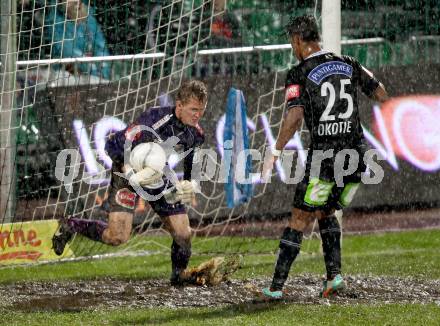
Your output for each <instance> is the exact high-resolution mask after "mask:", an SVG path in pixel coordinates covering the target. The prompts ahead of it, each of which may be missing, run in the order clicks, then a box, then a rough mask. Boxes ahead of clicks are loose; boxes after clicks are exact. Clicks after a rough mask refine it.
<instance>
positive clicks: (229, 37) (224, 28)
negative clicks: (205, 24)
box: [210, 0, 242, 47]
mask: <svg viewBox="0 0 440 326" xmlns="http://www.w3.org/2000/svg"><path fill="white" fill-rule="evenodd" d="M214 15H215V16H214V19H213V22H212V26H211V39H210V47H228V46H241V45H242V40H241V33H240V25H239V23H238V21H237V18H236V17H235V16H234V14H233V13H232V12H230V11H228V10H227V6H226V0H215V1H214Z"/></svg>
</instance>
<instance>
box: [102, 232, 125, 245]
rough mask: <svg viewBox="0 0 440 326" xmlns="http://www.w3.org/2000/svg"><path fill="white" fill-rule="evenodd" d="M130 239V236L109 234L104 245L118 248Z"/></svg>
mask: <svg viewBox="0 0 440 326" xmlns="http://www.w3.org/2000/svg"><path fill="white" fill-rule="evenodd" d="M129 238H130V234H128V235H127V234H124V233H116V234H110V235H109V236H107V237H106V239H105V240H106V241H105V242H106V243H107V244H109V245H112V246H119V245H121V244H124V243H126V242H127V241H128V239H129Z"/></svg>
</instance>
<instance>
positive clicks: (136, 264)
mask: <svg viewBox="0 0 440 326" xmlns="http://www.w3.org/2000/svg"><path fill="white" fill-rule="evenodd" d="M80 242H81V246H82V248H86V247H90V246H91V245H94V246H96V244H95V243H93V242H92V241H88V240H86V239H84V238H83V239H81V241H80ZM170 243H171V240H170V239H169V238H168V237H165V236H164V237H157V236H156V237H138V238H135V239H133V240H132V241H130V243H129V244H128V245H127V246H126V247H127V248H136V249H139V250H147V251H152V252H158V251H159V250H161V253H158V254H151V255H143V256H138V257H115V258H105V259H94V260H88V261H76V262H63V263H55V264H46V265H36V266H20V267H7V268H2V269H0V283H11V282H17V281H31V280H33V281H38V280H68V279H75V280H78V279H84V280H86V279H95V278H103V277H111V278H122V279H127V278H129V279H136V278H142V279H145V278H167V277H168V275H169V270H170V258H169V251H168V248H169V246H170ZM277 246H278V240H271V239H262V238H246V239H241V238H238V237H237V238H227V237H217V238H215V239H213V240H196V241H194V244H193V251H194V252H195V253H196V254H195V255H194V256H193V258H192V260H191V264H192V265H195V264H198V263H200V262H202V261H203V260H205V259H206V258H208V257H212V256H215V255H217V254H212V253H211V254H208V253H209V252H216V253H219V254H220V253H223V254H224V253H226V254H228V253H232V252H239V253H241V254H242V255H243V257H244V264H243V268H242V269H241V270H239V271H238V272H237V273H236V274H235V277H238V278H251V277H254V276H268V275H271V273H272V271H273V266H274V262H275V258H276V255H275V253H276V249H277ZM439 248H440V230H429V231H411V232H398V233H387V234H376V235H362V236H346V237H344V239H343V270H344V273H345V274H351V275H370V274H371V275H389V276H399V277H416V278H424V279H439V278H440V269H439V268H438V266H440V253H439ZM100 249H101V252H104V251H105V249H109V250H114V249H115V248H114V247H108V246H102V245H101V246H100ZM82 250H83V249H82ZM302 272H307V273H314V274H323V273H324V263H323V258H322V254H321V253H320V243H319V241H318V240H316V239H313V240H305V241H304V242H303V245H302V254H301V255H300V256H299V258H298V259H297V260H296V262H295V264H294V266H293V268H292V272H291V273H302Z"/></svg>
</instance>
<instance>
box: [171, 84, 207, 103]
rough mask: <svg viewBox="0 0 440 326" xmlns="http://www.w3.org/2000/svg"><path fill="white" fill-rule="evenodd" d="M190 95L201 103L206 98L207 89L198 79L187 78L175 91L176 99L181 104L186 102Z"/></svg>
mask: <svg viewBox="0 0 440 326" xmlns="http://www.w3.org/2000/svg"><path fill="white" fill-rule="evenodd" d="M191 97H192V98H194V99H196V100H198V101H199V102H201V103H205V102H206V101H207V100H208V89H207V88H206V85H205V84H204V83H203V82H201V81H200V80H188V81H186V82H184V83H183V84H182V85H181V86H180V88H179V90H178V91H177V98H176V99H177V100H178V101H180V102H182V103H183V104H185V103H188V101H189V100H190V99H191Z"/></svg>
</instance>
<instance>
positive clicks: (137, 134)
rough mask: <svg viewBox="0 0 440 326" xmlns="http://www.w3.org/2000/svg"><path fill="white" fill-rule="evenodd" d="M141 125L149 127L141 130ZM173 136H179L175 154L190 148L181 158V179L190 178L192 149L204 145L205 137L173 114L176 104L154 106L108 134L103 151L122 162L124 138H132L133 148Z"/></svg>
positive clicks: (117, 162)
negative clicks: (121, 127) (122, 128)
mask: <svg viewBox="0 0 440 326" xmlns="http://www.w3.org/2000/svg"><path fill="white" fill-rule="evenodd" d="M142 126H144V127H149V128H150V129H149V130H143V129H142ZM151 130H152V131H151ZM153 131H154V132H153ZM172 136H175V137H177V138H178V139H179V142H178V143H177V145H176V147H175V151H176V152H177V153H181V152H183V151H187V150H191V151H190V152H189V154H188V155H187V156H186V157H185V159H184V161H183V166H184V179H185V180H190V179H191V170H192V166H193V158H194V152H195V151H196V150H197V148H199V147H200V146H201V145H202V144H203V142H204V140H205V136H204V134H203V130H202V128H201V127H199V126H197V127H192V126H187V125H185V124H183V123H182V122H181V121H180V120H179V119H178V118H177V117H176V113H175V107H171V106H167V107H153V108H150V109H148V110H147V111H145V112H143V113H142V114H141V115H140V116H139V117H138V118H137V119H136V121H135V122H134V123H133V124H131V125H130V126H128V127H127V128H125V129H124V130H121V131H118V132H116V133H115V134H113V135H111V136H110V137H109V139H108V140H107V142H106V144H105V150H106V152H107V154H108V155H109V156H110V158H111V159H112V161H113V163H116V164H122V163H123V162H124V143H125V141H126V139H129V140H131V141H132V148H133V147H134V146H136V145H138V144H140V143H146V142H159V143H160V142H164V141H166V140H167V139H168V138H169V137H172Z"/></svg>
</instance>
